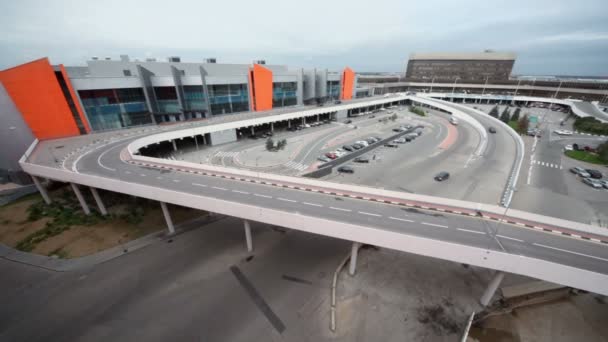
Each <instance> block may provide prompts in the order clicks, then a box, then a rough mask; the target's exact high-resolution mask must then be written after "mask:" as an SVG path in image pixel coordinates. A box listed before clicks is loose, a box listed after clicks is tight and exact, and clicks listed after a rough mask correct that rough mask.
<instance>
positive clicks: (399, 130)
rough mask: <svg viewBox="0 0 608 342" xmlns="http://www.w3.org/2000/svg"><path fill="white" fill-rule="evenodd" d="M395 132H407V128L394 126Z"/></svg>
mask: <svg viewBox="0 0 608 342" xmlns="http://www.w3.org/2000/svg"><path fill="white" fill-rule="evenodd" d="M393 132H397V133H400V132H405V128H403V127H397V128H393Z"/></svg>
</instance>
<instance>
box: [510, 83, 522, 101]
mask: <svg viewBox="0 0 608 342" xmlns="http://www.w3.org/2000/svg"><path fill="white" fill-rule="evenodd" d="M520 83H521V78H520V79H519V81H517V87H515V94H513V99H512V100H511V104H513V103H515V96H517V91H518V90H519V84H520Z"/></svg>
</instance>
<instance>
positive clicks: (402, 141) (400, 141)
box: [393, 138, 407, 144]
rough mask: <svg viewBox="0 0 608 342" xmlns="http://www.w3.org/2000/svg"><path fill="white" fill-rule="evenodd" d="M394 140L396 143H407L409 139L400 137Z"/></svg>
mask: <svg viewBox="0 0 608 342" xmlns="http://www.w3.org/2000/svg"><path fill="white" fill-rule="evenodd" d="M393 142H394V143H395V144H405V143H406V142H407V140H405V138H399V139H395V140H393Z"/></svg>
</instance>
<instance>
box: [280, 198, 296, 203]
mask: <svg viewBox="0 0 608 342" xmlns="http://www.w3.org/2000/svg"><path fill="white" fill-rule="evenodd" d="M277 199H278V200H279V201H284V202H291V203H296V202H297V201H294V200H291V199H288V198H283V197H277Z"/></svg>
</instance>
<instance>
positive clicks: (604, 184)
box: [599, 180, 608, 189]
mask: <svg viewBox="0 0 608 342" xmlns="http://www.w3.org/2000/svg"><path fill="white" fill-rule="evenodd" d="M599 182H600V184H602V186H603V187H604V188H606V189H608V180H601V181H599Z"/></svg>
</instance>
